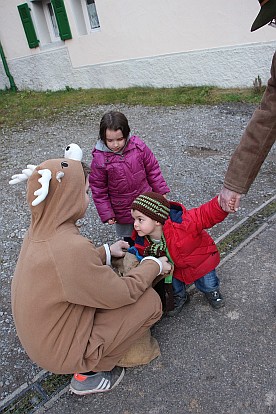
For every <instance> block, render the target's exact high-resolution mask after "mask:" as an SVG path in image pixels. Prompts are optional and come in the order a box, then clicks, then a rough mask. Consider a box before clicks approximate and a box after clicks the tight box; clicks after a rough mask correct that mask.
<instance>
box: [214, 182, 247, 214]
mask: <svg viewBox="0 0 276 414" xmlns="http://www.w3.org/2000/svg"><path fill="white" fill-rule="evenodd" d="M241 196H242V194H239V193H236V192H235V191H232V190H228V188H225V187H222V189H221V190H220V193H219V197H218V202H219V205H220V206H221V208H222V209H223V210H224V211H225V212H226V213H235V212H236V211H238V209H239V206H240V199H241Z"/></svg>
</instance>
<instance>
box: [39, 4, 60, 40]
mask: <svg viewBox="0 0 276 414" xmlns="http://www.w3.org/2000/svg"><path fill="white" fill-rule="evenodd" d="M43 9H44V14H45V18H46V22H47V26H48V30H49V33H50V37H51V40H52V41H56V40H60V36H59V30H58V24H57V19H56V16H55V13H54V10H53V6H52V4H51V1H50V0H47V1H45V2H43Z"/></svg>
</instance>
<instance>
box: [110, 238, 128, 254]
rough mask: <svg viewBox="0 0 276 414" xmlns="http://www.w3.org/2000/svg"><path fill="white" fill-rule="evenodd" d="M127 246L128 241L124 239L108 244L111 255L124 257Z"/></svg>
mask: <svg viewBox="0 0 276 414" xmlns="http://www.w3.org/2000/svg"><path fill="white" fill-rule="evenodd" d="M129 247H130V246H129V244H128V242H125V241H124V240H118V241H116V243H114V244H112V245H111V246H109V249H110V253H111V256H114V257H124V256H125V254H126V251H127V249H128V248H129Z"/></svg>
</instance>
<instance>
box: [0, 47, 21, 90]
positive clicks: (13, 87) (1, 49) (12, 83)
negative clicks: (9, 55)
mask: <svg viewBox="0 0 276 414" xmlns="http://www.w3.org/2000/svg"><path fill="white" fill-rule="evenodd" d="M0 56H1V58H2V62H3V65H4V69H5V72H6V75H7V77H8V78H9V81H10V85H11V90H12V91H17V87H16V84H15V83H14V79H13V77H12V75H11V73H10V71H9V67H8V64H7V60H6V57H5V54H4V50H3V47H2V44H1V42H0Z"/></svg>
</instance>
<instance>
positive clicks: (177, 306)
mask: <svg viewBox="0 0 276 414" xmlns="http://www.w3.org/2000/svg"><path fill="white" fill-rule="evenodd" d="M188 302H190V295H189V294H188V293H186V296H184V297H181V296H177V295H175V296H174V308H173V310H171V311H168V312H167V313H166V315H167V316H176V315H178V314H179V312H180V311H181V309H182V308H183V306H184V305H185V303H188Z"/></svg>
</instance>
